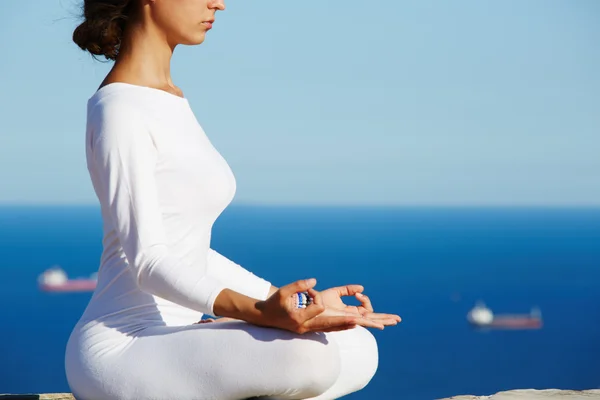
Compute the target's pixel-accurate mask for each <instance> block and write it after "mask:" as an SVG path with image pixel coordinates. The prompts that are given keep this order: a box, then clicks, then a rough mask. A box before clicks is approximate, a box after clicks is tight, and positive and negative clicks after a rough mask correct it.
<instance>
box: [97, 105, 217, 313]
mask: <svg viewBox="0 0 600 400" xmlns="http://www.w3.org/2000/svg"><path fill="white" fill-rule="evenodd" d="M97 111H98V112H96V113H95V114H93V115H92V117H93V118H94V119H92V121H91V128H92V129H95V131H94V132H93V137H92V138H91V141H90V142H89V145H90V146H91V148H90V149H89V150H90V151H91V155H92V157H91V162H90V165H89V166H88V168H90V173H91V174H93V176H94V177H95V178H96V181H97V182H98V186H99V188H98V189H97V193H98V196H99V199H100V202H101V204H102V205H103V207H105V208H106V211H107V212H108V216H109V221H110V223H111V224H112V226H113V228H114V230H115V232H116V234H117V236H118V239H119V241H120V243H121V245H122V247H123V250H124V252H125V255H126V257H127V261H128V263H129V266H130V268H131V269H132V272H133V273H134V275H135V277H136V279H137V283H138V285H139V287H140V289H141V290H143V291H145V292H148V293H151V294H153V295H156V296H159V297H162V298H164V299H166V300H169V301H171V302H173V303H177V304H180V305H182V306H184V307H187V308H190V309H193V310H196V311H199V312H202V313H206V314H212V315H214V311H213V308H214V302H215V300H216V298H217V296H218V295H219V293H220V292H221V291H222V290H223V289H224V288H225V285H224V284H223V283H221V282H220V281H219V280H218V279H216V278H214V277H211V276H208V275H207V274H206V269H207V266H206V265H187V264H185V263H183V262H182V260H180V259H178V258H177V257H175V256H174V255H173V254H172V252H171V251H170V249H169V246H168V241H167V238H166V233H165V231H164V227H163V221H162V214H161V210H160V207H159V202H158V193H157V187H156V182H155V177H154V171H155V167H156V161H157V151H156V148H155V146H154V143H153V140H152V137H151V135H150V131H149V130H148V129H147V127H146V125H145V123H144V118H143V116H142V115H140V114H138V112H137V110H136V109H135V108H134V107H130V106H129V105H128V104H125V103H121V102H119V103H117V104H108V105H105V106H104V107H103V108H101V109H100V110H97Z"/></svg>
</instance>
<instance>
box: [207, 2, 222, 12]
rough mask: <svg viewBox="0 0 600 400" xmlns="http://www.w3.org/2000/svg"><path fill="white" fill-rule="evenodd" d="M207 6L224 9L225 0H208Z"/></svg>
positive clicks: (213, 8)
mask: <svg viewBox="0 0 600 400" xmlns="http://www.w3.org/2000/svg"><path fill="white" fill-rule="evenodd" d="M208 8H210V9H212V10H215V11H216V10H219V11H223V10H225V0H211V1H209V2H208Z"/></svg>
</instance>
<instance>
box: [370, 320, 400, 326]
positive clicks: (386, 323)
mask: <svg viewBox="0 0 600 400" xmlns="http://www.w3.org/2000/svg"><path fill="white" fill-rule="evenodd" d="M367 319H369V320H371V321H374V322H377V323H379V324H382V325H384V326H394V325H398V321H396V320H395V319H391V318H367Z"/></svg>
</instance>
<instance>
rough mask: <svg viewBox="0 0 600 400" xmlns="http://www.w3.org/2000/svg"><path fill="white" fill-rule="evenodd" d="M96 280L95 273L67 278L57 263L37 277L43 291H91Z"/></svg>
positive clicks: (94, 286)
mask: <svg viewBox="0 0 600 400" xmlns="http://www.w3.org/2000/svg"><path fill="white" fill-rule="evenodd" d="M97 282H98V279H97V274H96V273H93V274H92V275H91V276H90V277H89V278H76V279H69V277H68V276H67V274H66V272H65V271H64V270H63V269H62V268H60V267H59V266H58V265H53V266H52V267H50V268H48V269H47V270H46V271H44V272H43V273H41V274H40V276H39V277H38V285H39V288H40V290H42V291H44V292H92V291H94V289H95V288H96V284H97Z"/></svg>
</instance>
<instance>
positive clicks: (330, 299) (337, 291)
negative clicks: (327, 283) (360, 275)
mask: <svg viewBox="0 0 600 400" xmlns="http://www.w3.org/2000/svg"><path fill="white" fill-rule="evenodd" d="M363 291H364V287H362V286H361V285H346V286H338V287H333V288H330V289H326V290H323V291H321V292H318V291H316V290H314V289H309V290H308V294H309V295H310V296H311V297H312V298H313V299H315V302H316V303H317V304H319V303H320V304H322V305H323V306H325V308H332V309H335V310H340V311H344V312H347V313H351V314H353V315H358V316H361V317H363V318H367V319H369V320H371V321H373V322H376V323H380V324H382V325H385V326H390V325H396V324H397V323H398V322H400V321H401V320H402V319H401V318H400V317H399V316H398V315H395V314H383V313H376V312H374V310H373V305H372V304H371V300H370V299H369V297H368V296H367V295H365V294H363ZM344 296H354V297H355V298H356V299H358V301H360V303H361V304H360V305H359V306H349V305H346V304H345V303H344V302H343V301H342V297H344Z"/></svg>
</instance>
